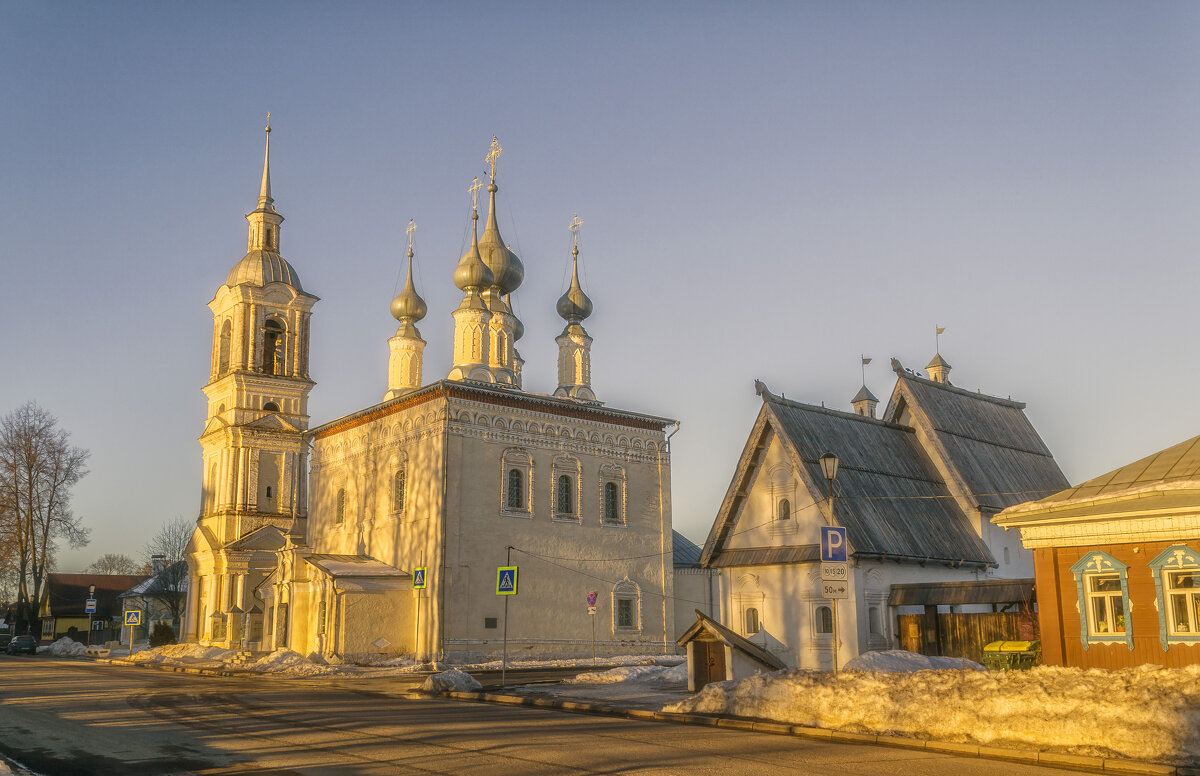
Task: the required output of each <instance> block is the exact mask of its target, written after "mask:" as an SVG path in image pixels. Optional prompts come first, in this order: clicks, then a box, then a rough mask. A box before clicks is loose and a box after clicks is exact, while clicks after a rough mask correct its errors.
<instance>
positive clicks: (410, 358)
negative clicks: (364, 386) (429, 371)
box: [383, 219, 429, 401]
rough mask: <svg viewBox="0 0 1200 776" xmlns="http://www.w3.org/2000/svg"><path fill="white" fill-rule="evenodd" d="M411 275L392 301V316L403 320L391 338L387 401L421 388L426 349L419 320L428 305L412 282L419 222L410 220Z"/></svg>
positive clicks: (409, 262) (409, 253) (427, 309)
mask: <svg viewBox="0 0 1200 776" xmlns="http://www.w3.org/2000/svg"><path fill="white" fill-rule="evenodd" d="M404 231H405V232H407V233H408V277H407V278H405V280H404V288H403V289H402V290H401V291H400V293H399V294H398V295H397V296H396V298H395V299H393V300H392V316H393V317H394V318H395V319H396V320H398V321H400V328H398V329H396V335H395V336H394V337H392V338H391V339H389V340H388V345H389V347H390V348H391V358H390V360H389V361H388V390H387V393H385V394H384V395H383V399H384V401H387V400H388V399H394V398H396V397H397V396H399V395H401V394H403V393H405V392H407V391H411V390H415V389H417V388H420V387H421V362H422V358H423V355H424V352H425V340H423V339H421V332H420V331H418V330H417V327H416V323H417V321H420V320H421V319H422V318H424V317H425V313H427V312H428V311H429V307H428V305H426V304H425V300H424V299H422V298H421V295H420V294H418V293H417V289H416V288H415V287H414V285H413V233H414V232H415V231H417V224H416V222H415V221H413V220H412V219H409V221H408V228H407V229H405V230H404Z"/></svg>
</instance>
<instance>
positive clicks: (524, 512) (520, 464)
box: [499, 447, 534, 518]
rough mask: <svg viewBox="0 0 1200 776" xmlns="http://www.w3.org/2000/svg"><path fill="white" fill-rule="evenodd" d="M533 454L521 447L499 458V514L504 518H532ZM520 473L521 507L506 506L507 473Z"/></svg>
mask: <svg viewBox="0 0 1200 776" xmlns="http://www.w3.org/2000/svg"><path fill="white" fill-rule="evenodd" d="M533 468H534V467H533V454H532V453H531V452H529V451H528V450H526V449H524V448H521V447H510V448H508V449H507V450H505V451H504V453H503V454H501V456H500V488H499V491H500V514H501V515H504V516H505V517H525V518H531V517H533V492H534V491H533V473H534V472H533ZM514 469H515V470H517V471H519V472H521V481H522V485H523V486H524V490H525V492H524V493H523V494H521V495H522V499H521V501H522V506H520V507H510V506H509V505H508V495H509V494H508V486H509V472H511V471H513V470H514Z"/></svg>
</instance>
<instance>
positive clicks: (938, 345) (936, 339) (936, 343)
mask: <svg viewBox="0 0 1200 776" xmlns="http://www.w3.org/2000/svg"><path fill="white" fill-rule="evenodd" d="M933 328H935V329H937V334H935V335H933V352H934V353H939V354H940V353H941V352H942V335H943V334H945V333H946V327H945V326H938V325H937V324H934V326H933Z"/></svg>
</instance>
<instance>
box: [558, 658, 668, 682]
mask: <svg viewBox="0 0 1200 776" xmlns="http://www.w3.org/2000/svg"><path fill="white" fill-rule="evenodd" d="M618 682H642V683H654V684H687V664H685V663H684V664H680V665H677V666H624V667H621V668H613V669H610V670H608V671H589V672H587V673H585V674H580V675H579V676H576V677H575V678H574V679H567V680H564V681H563V684H617V683H618Z"/></svg>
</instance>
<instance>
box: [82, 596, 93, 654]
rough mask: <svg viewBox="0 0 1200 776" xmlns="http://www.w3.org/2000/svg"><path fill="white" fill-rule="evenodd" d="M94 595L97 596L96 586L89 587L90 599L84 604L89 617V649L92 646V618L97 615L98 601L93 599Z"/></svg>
mask: <svg viewBox="0 0 1200 776" xmlns="http://www.w3.org/2000/svg"><path fill="white" fill-rule="evenodd" d="M94 595H96V586H95V585H88V597H87V600H86V601H84V602H83V610H84V611H85V612H87V616H88V643H87V645H88V646H89V647H90V646H92V617H94V616H95V614H96V599H95V598H93V597H92V596H94Z"/></svg>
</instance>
